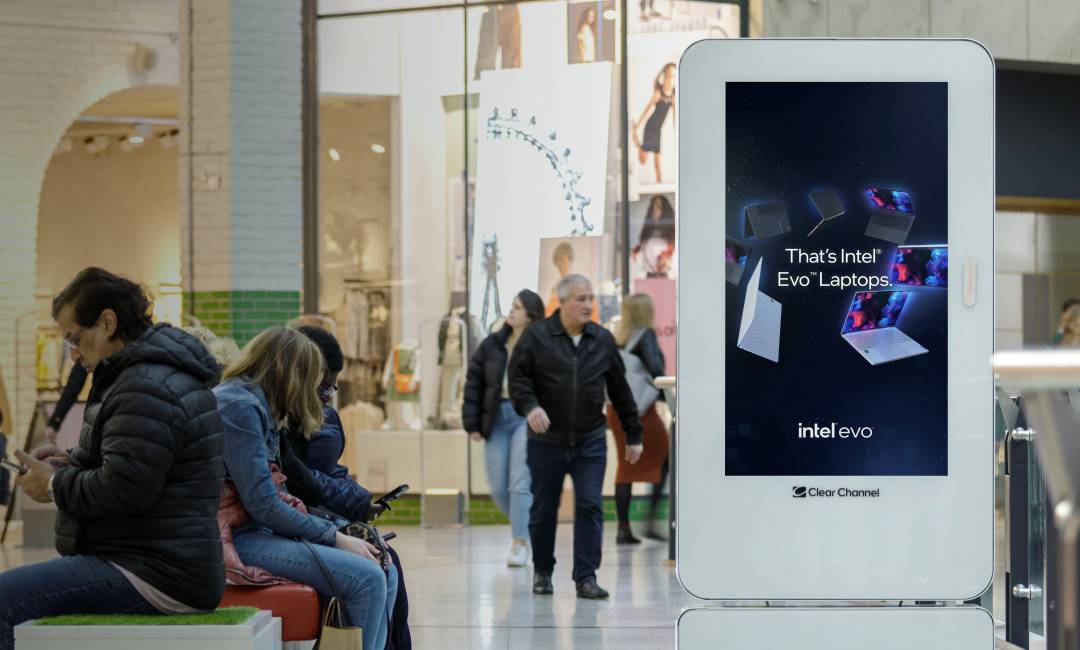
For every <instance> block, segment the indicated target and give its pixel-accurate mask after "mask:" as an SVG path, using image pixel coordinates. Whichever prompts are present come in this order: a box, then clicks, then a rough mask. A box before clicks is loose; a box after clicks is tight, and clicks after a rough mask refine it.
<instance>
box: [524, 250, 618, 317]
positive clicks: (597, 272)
mask: <svg viewBox="0 0 1080 650" xmlns="http://www.w3.org/2000/svg"><path fill="white" fill-rule="evenodd" d="M612 250H613V248H612V246H611V238H610V237H608V236H607V235H602V236H600V237H552V238H546V239H541V240H540V263H539V268H538V273H537V285H536V287H537V289H536V292H537V293H538V294H540V297H541V298H543V299H544V312H545V313H546V314H548V315H551V314H553V313H555V310H556V309H558V308H559V298H558V296H557V295H556V293H555V287H556V286H558V284H559V280H562V279H563V278H564V277H566V276H568V275H570V274H571V273H577V274H579V275H584V276H585V277H587V278H589V281H590V282H592V286H593V292H594V293H599V292H600V288H601V284H602V283H603V281H604V279H605V277H604V276H605V274H604V271H603V270H604V269H605V268H610V266H611V252H612ZM605 263H606V264H605ZM593 320H595V321H599V320H600V313H599V310H595V309H594V313H593Z"/></svg>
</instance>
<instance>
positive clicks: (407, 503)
mask: <svg viewBox="0 0 1080 650" xmlns="http://www.w3.org/2000/svg"><path fill="white" fill-rule="evenodd" d="M469 504H470V509H469V524H470V525H473V526H484V525H489V524H509V523H510V520H509V519H507V518H506V515H504V514H503V513H502V512H500V511H499V508H498V507H497V506H496V505H495V502H494V501H492V500H491V499H490V498H488V497H473V498H472V500H471V501H470V502H469ZM393 507H394V509H393V510H391V511H390V512H388V513H386V514H384V515H383V516H381V517H379V520H378V525H379V526H380V527H384V526H391V525H405V526H409V525H417V524H419V523H420V497H419V496H411V495H410V496H405V497H402V498H400V499H398V500H397V501H395V502H394V503H393ZM648 512H649V500H648V498H647V497H640V498H638V497H635V498H634V499H632V500H631V501H630V520H631V521H644V520H645V519H646V517H647V516H648ZM667 516H668V500H667V497H663V498H661V499H660V503H659V505H658V507H657V512H656V517H657V519H661V520H666V519H667ZM604 520H605V521H615V501H614V499H611V498H610V497H608V498H605V499H604Z"/></svg>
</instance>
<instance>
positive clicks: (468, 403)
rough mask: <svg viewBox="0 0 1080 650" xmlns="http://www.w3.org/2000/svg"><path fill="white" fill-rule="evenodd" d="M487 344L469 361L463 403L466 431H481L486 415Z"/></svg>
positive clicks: (462, 409)
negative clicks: (485, 365)
mask: <svg viewBox="0 0 1080 650" xmlns="http://www.w3.org/2000/svg"><path fill="white" fill-rule="evenodd" d="M487 348H488V346H487V342H486V341H485V342H484V343H483V344H481V345H480V347H479V348H477V349H476V352H475V353H474V354H473V355H472V358H471V359H469V370H468V372H467V373H466V375H465V396H464V401H463V402H462V403H461V423H462V426H464V427H465V431H467V432H469V433H472V432H474V431H480V430H481V426H482V416H483V413H484V389H485V388H486V386H485V385H484V361H485V358H486V357H487Z"/></svg>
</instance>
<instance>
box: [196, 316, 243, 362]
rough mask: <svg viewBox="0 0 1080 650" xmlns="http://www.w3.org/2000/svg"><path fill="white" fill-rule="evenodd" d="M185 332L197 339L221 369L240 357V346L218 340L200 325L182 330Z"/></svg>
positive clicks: (230, 340) (226, 340)
mask: <svg viewBox="0 0 1080 650" xmlns="http://www.w3.org/2000/svg"><path fill="white" fill-rule="evenodd" d="M183 329H184V331H185V332H187V333H188V334H190V335H192V336H194V337H195V338H197V339H199V342H200V343H202V344H203V345H205V346H206V351H207V352H209V353H210V356H212V357H214V361H217V362H218V365H219V366H221V367H222V368H228V367H229V366H230V365H231V364H232V363H233V362H234V361H236V358H237V357H239V356H240V346H238V345H237V344H236V341H234V340H232V339H223V338H218V336H217V335H216V334H214V333H213V332H211V331H210V330H209V329H207V328H205V327H203V326H202V325H192V326H188V327H185V328H183Z"/></svg>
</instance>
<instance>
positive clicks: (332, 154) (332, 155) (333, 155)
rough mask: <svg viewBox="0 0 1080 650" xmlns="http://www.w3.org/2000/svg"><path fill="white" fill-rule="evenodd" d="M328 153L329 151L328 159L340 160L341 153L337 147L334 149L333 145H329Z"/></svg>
mask: <svg viewBox="0 0 1080 650" xmlns="http://www.w3.org/2000/svg"><path fill="white" fill-rule="evenodd" d="M329 153H330V160H333V161H334V162H337V161H339V160H341V153H339V152H338V150H337V149H335V148H333V147H330V152H329Z"/></svg>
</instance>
